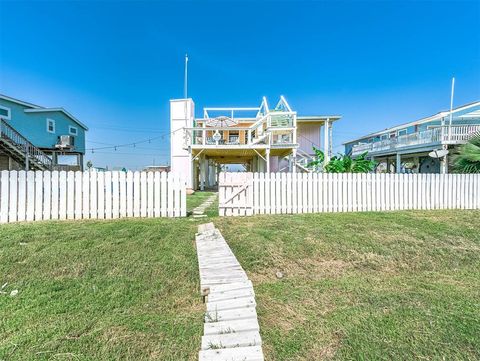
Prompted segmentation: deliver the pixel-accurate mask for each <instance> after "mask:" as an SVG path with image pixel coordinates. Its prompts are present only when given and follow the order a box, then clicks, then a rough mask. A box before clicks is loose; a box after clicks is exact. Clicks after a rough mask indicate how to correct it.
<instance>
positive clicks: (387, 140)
mask: <svg viewBox="0 0 480 361" xmlns="http://www.w3.org/2000/svg"><path fill="white" fill-rule="evenodd" d="M479 132H480V102H477V103H472V104H468V105H465V106H462V107H459V108H457V109H454V110H453V111H452V116H451V119H450V112H440V113H438V114H436V115H434V116H431V117H428V118H424V119H420V120H418V121H416V122H412V123H407V124H405V125H402V126H397V127H393V128H390V129H385V130H384V131H381V132H377V133H373V134H370V135H369V136H365V137H362V138H360V139H357V140H355V141H351V142H347V143H345V145H346V147H345V148H346V149H345V150H346V153H351V154H352V156H357V155H360V154H362V153H365V152H368V154H369V155H371V156H382V155H388V154H393V153H405V152H407V153H408V152H420V151H427V150H429V149H435V148H438V147H440V146H441V145H456V144H463V143H466V142H467V141H468V139H470V138H471V137H472V135H473V134H477V133H479Z"/></svg>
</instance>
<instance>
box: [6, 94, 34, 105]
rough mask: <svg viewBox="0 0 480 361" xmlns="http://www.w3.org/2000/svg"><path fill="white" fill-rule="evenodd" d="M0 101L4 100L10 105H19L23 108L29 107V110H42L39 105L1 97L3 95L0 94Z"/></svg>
mask: <svg viewBox="0 0 480 361" xmlns="http://www.w3.org/2000/svg"><path fill="white" fill-rule="evenodd" d="M0 99H5V100H8V101H10V102H12V103H17V104H20V105H23V106H26V107H29V108H42V107H41V106H40V105H35V104H32V103H28V102H24V101H23V100H18V99H15V98H12V97H9V96H6V95H3V94H0Z"/></svg>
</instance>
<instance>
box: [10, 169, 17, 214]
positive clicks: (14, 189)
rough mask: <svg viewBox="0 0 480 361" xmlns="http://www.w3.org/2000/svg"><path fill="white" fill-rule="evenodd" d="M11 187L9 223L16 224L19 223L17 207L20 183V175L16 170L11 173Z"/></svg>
mask: <svg viewBox="0 0 480 361" xmlns="http://www.w3.org/2000/svg"><path fill="white" fill-rule="evenodd" d="M9 181H10V186H9V192H10V194H9V196H8V199H9V203H10V205H9V209H8V221H9V222H16V221H17V205H18V197H17V195H18V190H17V182H18V174H17V171H16V170H13V171H11V172H10V179H9Z"/></svg>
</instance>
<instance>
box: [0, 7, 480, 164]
mask: <svg viewBox="0 0 480 361" xmlns="http://www.w3.org/2000/svg"><path fill="white" fill-rule="evenodd" d="M479 27H480V2H478V1H477V2H460V1H455V2H446V1H439V2H434V1H428V2H427V1H423V2H414V1H407V2H393V1H383V2H382V1H372V2H361V1H354V2H348V1H341V2H320V1H318V2H314V1H295V2H288V1H282V2H273V1H268V2H260V1H255V2H254V1H248V2H231V1H227V2H208V1H207V2H205V1H202V2H201V3H200V2H183V1H181V2H180V1H179V2H161V1H157V2H147V1H142V2H140V1H132V2H128V1H120V2H114V1H98V2H94V1H87V2H82V1H72V2H58V1H57V2H51V3H50V2H5V1H4V0H0V93H4V94H7V95H10V96H12V97H16V98H20V99H22V100H26V101H30V102H33V103H37V104H40V105H43V106H63V107H65V108H66V109H67V110H68V111H70V112H71V113H73V114H74V115H75V116H77V117H78V118H79V119H80V120H82V121H83V122H84V123H86V124H87V125H88V126H89V127H90V131H89V133H88V138H87V139H88V141H87V147H88V148H92V147H102V146H106V144H122V143H129V142H133V141H137V140H144V139H148V138H151V137H156V138H157V139H155V140H153V141H152V142H151V143H144V144H142V145H139V146H137V147H136V148H135V149H134V148H118V149H117V151H114V150H113V149H107V150H103V151H96V152H95V153H93V154H92V153H91V152H89V153H88V154H87V156H86V159H90V160H92V161H93V163H94V164H95V165H97V166H105V165H109V166H127V167H130V168H134V169H136V168H140V167H142V166H145V165H149V164H151V163H152V162H153V161H155V162H156V163H157V164H158V163H164V162H168V160H169V143H168V142H169V139H168V136H166V137H164V138H163V139H162V138H161V136H162V134H168V128H169V114H168V106H169V103H168V101H169V99H173V98H180V97H182V96H183V57H184V54H185V53H186V52H188V54H189V58H190V62H189V74H190V76H189V96H191V97H192V98H193V99H194V101H195V103H196V106H197V114H198V115H200V114H201V109H202V108H203V107H204V106H230V105H235V106H256V105H258V104H259V102H260V99H261V97H262V96H264V95H265V96H267V97H268V98H269V99H270V103H273V102H274V101H275V100H276V98H277V97H278V96H279V95H280V94H283V95H284V96H285V97H286V98H287V100H288V101H289V102H290V104H291V106H292V107H293V108H294V109H295V110H297V111H298V113H299V114H301V115H309V114H341V115H342V116H343V118H342V120H340V121H339V122H338V123H337V124H336V126H335V127H334V139H333V142H334V145H335V151H342V149H343V148H342V146H341V145H340V144H341V143H342V142H344V141H346V140H349V139H351V138H355V137H356V136H359V135H362V134H365V133H368V132H370V131H375V130H378V129H382V128H386V127H388V126H392V125H395V124H399V123H402V122H406V121H410V120H414V119H417V118H421V117H423V116H427V115H431V114H433V113H436V112H437V111H439V110H443V109H447V108H448V107H449V101H450V82H451V77H452V76H455V77H456V93H455V105H461V104H463V103H467V102H471V101H475V100H480V31H479ZM104 143H106V144H104Z"/></svg>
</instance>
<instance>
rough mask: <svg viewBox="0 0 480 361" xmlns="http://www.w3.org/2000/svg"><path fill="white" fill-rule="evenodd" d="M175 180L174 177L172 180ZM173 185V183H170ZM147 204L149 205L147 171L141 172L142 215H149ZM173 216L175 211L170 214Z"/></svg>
mask: <svg viewBox="0 0 480 361" xmlns="http://www.w3.org/2000/svg"><path fill="white" fill-rule="evenodd" d="M170 181H171V182H173V177H172V178H171V180H170ZM170 186H171V184H170ZM147 206H148V199H147V173H146V172H140V217H146V216H147ZM169 216H170V217H173V213H172V214H170V215H169Z"/></svg>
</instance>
